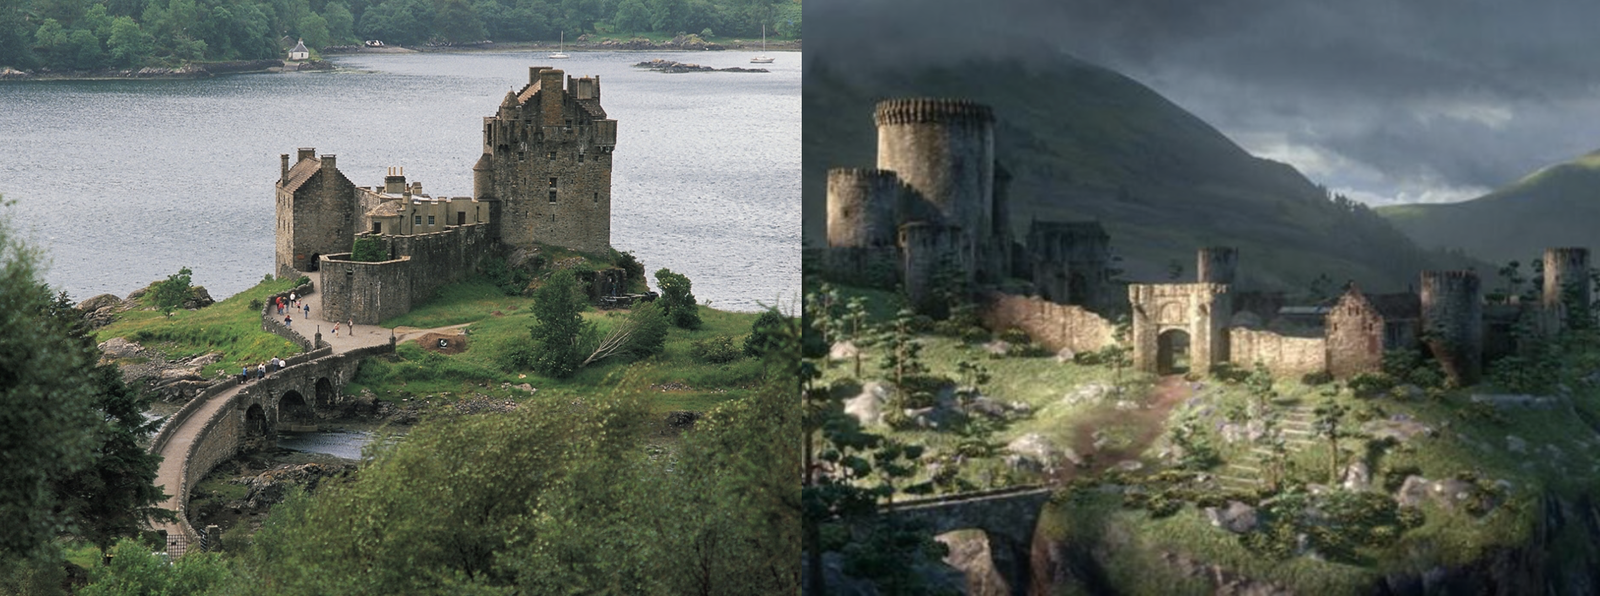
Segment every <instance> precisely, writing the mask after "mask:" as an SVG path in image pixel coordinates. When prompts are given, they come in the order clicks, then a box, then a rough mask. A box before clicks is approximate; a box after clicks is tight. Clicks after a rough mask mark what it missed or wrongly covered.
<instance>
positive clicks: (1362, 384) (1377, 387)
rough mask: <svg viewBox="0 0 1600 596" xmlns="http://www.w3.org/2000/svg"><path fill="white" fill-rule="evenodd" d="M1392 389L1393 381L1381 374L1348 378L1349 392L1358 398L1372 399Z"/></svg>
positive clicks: (1365, 374)
mask: <svg viewBox="0 0 1600 596" xmlns="http://www.w3.org/2000/svg"><path fill="white" fill-rule="evenodd" d="M1393 388H1394V379H1393V378H1391V377H1390V376H1389V375H1386V374H1383V373H1360V374H1357V375H1356V376H1353V377H1350V391H1352V392H1354V393H1355V394H1356V395H1357V396H1359V397H1372V396H1374V395H1378V394H1380V393H1383V392H1385V391H1388V390H1390V389H1393Z"/></svg>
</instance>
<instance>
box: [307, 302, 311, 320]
mask: <svg viewBox="0 0 1600 596" xmlns="http://www.w3.org/2000/svg"><path fill="white" fill-rule="evenodd" d="M306 318H307V319H309V318H311V303H310V302H307V303H306Z"/></svg>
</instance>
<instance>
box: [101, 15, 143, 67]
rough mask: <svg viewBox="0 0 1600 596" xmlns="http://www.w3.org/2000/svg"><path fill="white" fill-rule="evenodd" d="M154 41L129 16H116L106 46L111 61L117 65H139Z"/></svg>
mask: <svg viewBox="0 0 1600 596" xmlns="http://www.w3.org/2000/svg"><path fill="white" fill-rule="evenodd" d="M153 43H155V41H154V40H153V39H151V37H150V34H149V33H145V32H144V30H143V29H141V28H139V24H138V23H136V22H134V20H133V18H131V17H117V18H116V20H114V21H113V22H112V24H111V37H110V39H108V40H107V41H106V48H107V49H109V50H110V51H111V61H112V62H113V63H115V64H116V65H117V66H129V67H134V66H139V64H140V63H142V62H144V60H145V59H146V58H148V57H149V56H150V52H151V46H152V44H153Z"/></svg>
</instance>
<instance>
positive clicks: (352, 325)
mask: <svg viewBox="0 0 1600 596" xmlns="http://www.w3.org/2000/svg"><path fill="white" fill-rule="evenodd" d="M344 328H345V329H347V331H345V333H346V334H347V335H355V334H356V320H355V319H350V320H348V321H346V322H345V324H344Z"/></svg>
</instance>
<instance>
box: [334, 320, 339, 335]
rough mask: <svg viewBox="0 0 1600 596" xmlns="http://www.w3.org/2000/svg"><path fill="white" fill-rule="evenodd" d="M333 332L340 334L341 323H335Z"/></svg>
mask: <svg viewBox="0 0 1600 596" xmlns="http://www.w3.org/2000/svg"><path fill="white" fill-rule="evenodd" d="M333 334H334V335H338V334H339V324H338V323H334V324H333Z"/></svg>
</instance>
